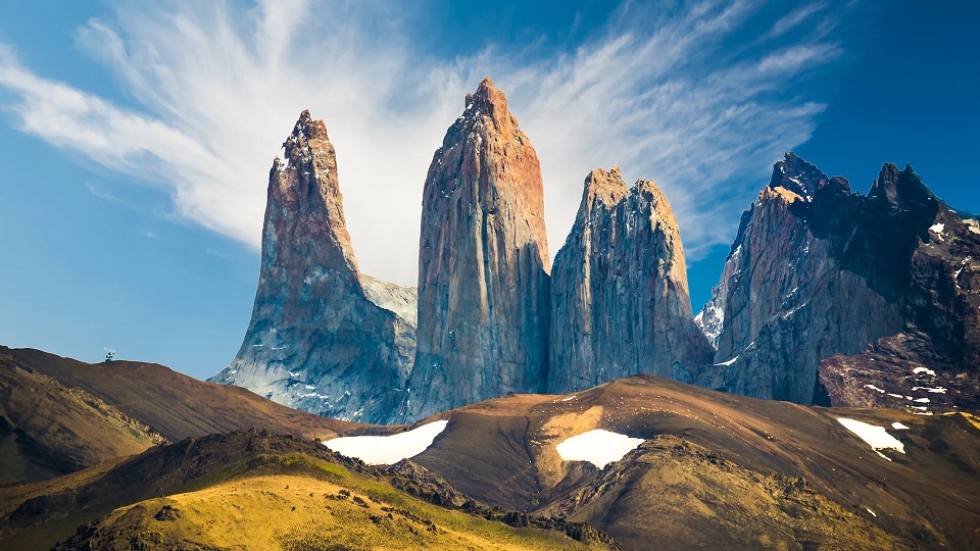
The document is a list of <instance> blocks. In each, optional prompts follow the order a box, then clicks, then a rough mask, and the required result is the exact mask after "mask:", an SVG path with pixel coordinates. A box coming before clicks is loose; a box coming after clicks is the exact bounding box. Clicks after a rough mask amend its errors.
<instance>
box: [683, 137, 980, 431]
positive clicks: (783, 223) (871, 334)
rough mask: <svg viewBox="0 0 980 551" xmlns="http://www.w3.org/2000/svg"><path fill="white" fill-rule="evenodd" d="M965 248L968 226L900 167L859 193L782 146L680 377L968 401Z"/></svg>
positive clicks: (972, 375)
mask: <svg viewBox="0 0 980 551" xmlns="http://www.w3.org/2000/svg"><path fill="white" fill-rule="evenodd" d="M978 246H980V229H978V224H977V221H976V220H975V219H972V218H969V217H964V216H963V215H960V214H958V213H956V212H955V211H953V210H952V209H950V208H949V207H948V206H946V205H945V204H944V203H943V202H942V201H940V200H939V199H937V198H936V197H935V195H933V193H932V192H931V191H930V190H929V188H928V187H927V186H926V185H925V184H923V182H922V180H921V178H920V177H919V176H918V175H917V174H915V172H913V171H912V169H911V167H906V168H905V169H904V170H899V169H898V168H897V167H896V166H895V165H891V164H886V165H885V166H884V167H883V168H882V170H881V173H880V174H879V177H878V179H877V180H876V181H875V183H874V185H873V186H872V188H871V190H870V191H869V193H868V195H866V196H865V195H861V194H859V193H852V192H851V189H850V185H849V184H848V182H847V180H844V179H843V178H839V177H835V178H827V176H826V175H824V174H823V173H822V172H820V171H819V170H818V169H816V167H814V166H813V165H810V164H808V163H806V162H805V161H803V160H802V159H800V158H799V157H797V156H796V155H794V154H792V153H790V154H787V155H786V158H785V159H784V160H783V161H780V162H779V163H776V165H775V169H774V173H773V177H772V180H771V182H770V184H769V186H767V187H766V188H765V189H764V190H763V191H762V193H761V194H760V195H759V199H758V201H756V202H755V203H754V204H753V205H752V208H751V210H749V211H748V212H746V214H745V215H743V217H742V223H741V227H740V228H739V231H738V236H737V238H736V241H735V244H734V245H733V247H732V253H731V254H730V255H729V258H728V261H727V264H726V267H725V271H724V275H723V277H722V281H721V283H720V284H719V286H718V288H716V289H715V293H714V294H713V297H712V301H711V302H710V303H709V304H708V305H706V307H705V309H704V310H703V311H702V314H700V316H701V319H706V318H712V317H717V318H720V319H721V330H720V332H719V333H718V335H717V337H716V345H717V354H716V356H715V362H716V363H715V365H713V366H705V367H704V368H702V369H701V370H700V372H699V373H698V374H697V375H696V376H695V377H694V380H695V382H696V383H697V384H700V385H702V386H706V387H709V388H715V389H720V390H725V391H728V392H735V393H739V394H745V395H749V396H754V397H757V398H766V399H776V400H788V401H792V402H796V403H800V404H812V403H818V404H825V405H831V404H832V405H841V406H845V405H850V406H871V405H887V406H889V407H902V408H906V409H914V410H916V411H919V412H922V413H927V412H934V411H945V410H953V409H955V408H970V409H976V408H977V407H978V406H980V403H978V396H980V392H978V391H980V386H978V368H980V364H978V362H977V354H978V352H980V347H978V345H980V342H978V338H980V333H978V322H980V308H978V307H980V295H978V293H977V290H978V286H977V285H978V283H980V282H978V281H977V279H976V277H977V276H976V270H977V263H976V261H974V260H973V259H974V258H978V257H980V256H978V255H980V250H977V247H978ZM719 312H720V313H721V314H720V315H719V314H718V313H719ZM705 328H706V329H707V326H706V327H705Z"/></svg>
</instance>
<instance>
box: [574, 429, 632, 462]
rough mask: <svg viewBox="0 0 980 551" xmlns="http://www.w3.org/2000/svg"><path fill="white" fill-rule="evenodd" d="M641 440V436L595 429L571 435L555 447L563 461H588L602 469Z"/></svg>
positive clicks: (620, 457)
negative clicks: (634, 436)
mask: <svg viewBox="0 0 980 551" xmlns="http://www.w3.org/2000/svg"><path fill="white" fill-rule="evenodd" d="M643 442H644V440H643V439H642V438H630V437H629V436H626V435H625V434H617V433H615V432H609V431H607V430H603V429H596V430H590V431H589V432H585V433H582V434H580V435H578V436H573V437H571V438H569V439H567V440H565V441H563V442H561V443H560V444H558V446H557V447H556V449H557V450H558V455H560V456H561V458H562V459H564V460H565V461H588V462H589V463H592V464H593V465H595V466H596V467H598V468H600V469H602V468H605V466H606V465H608V464H610V463H613V462H615V461H619V460H620V459H622V458H623V457H625V456H626V454H628V453H629V452H631V451H633V450H635V449H636V448H637V446H639V445H640V444H642V443H643Z"/></svg>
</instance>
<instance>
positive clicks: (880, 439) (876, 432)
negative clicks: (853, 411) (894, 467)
mask: <svg viewBox="0 0 980 551" xmlns="http://www.w3.org/2000/svg"><path fill="white" fill-rule="evenodd" d="M837 421H838V422H839V423H840V424H842V425H844V428H846V429H847V430H849V431H851V432H852V433H854V434H855V435H857V437H858V438H860V439H861V440H864V441H865V442H867V443H868V445H869V446H871V449H873V450H874V451H875V453H877V454H878V455H880V456H882V457H884V458H885V459H888V460H889V461H891V459H889V458H888V456H887V455H885V454H883V453H881V450H885V449H891V450H895V451H898V452H901V453H905V444H902V442H901V441H899V440H898V439H897V438H895V437H894V436H892V435H890V434H888V431H886V430H885V427H879V426H876V425H870V424H868V423H864V422H861V421H858V420H856V419H848V418H846V417H838V418H837Z"/></svg>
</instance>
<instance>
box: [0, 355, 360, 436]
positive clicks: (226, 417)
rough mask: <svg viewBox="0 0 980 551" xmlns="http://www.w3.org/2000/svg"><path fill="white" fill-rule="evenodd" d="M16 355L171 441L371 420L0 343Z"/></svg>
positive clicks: (151, 368) (325, 431) (342, 430)
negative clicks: (308, 409) (321, 412)
mask: <svg viewBox="0 0 980 551" xmlns="http://www.w3.org/2000/svg"><path fill="white" fill-rule="evenodd" d="M0 352H3V353H6V354H8V355H9V356H10V357H11V358H12V361H13V362H14V363H15V364H16V365H18V366H20V367H22V368H24V369H30V370H33V371H35V372H38V373H41V374H44V375H47V376H49V377H52V378H53V379H55V380H57V381H58V382H59V383H60V384H62V385H63V386H65V387H68V388H71V389H76V388H77V389H82V390H84V391H86V392H88V393H90V394H92V395H93V396H95V397H97V398H99V399H101V400H103V401H105V402H106V403H108V404H110V405H112V406H113V407H115V408H117V409H119V410H120V411H122V412H123V413H125V414H126V415H128V416H129V417H131V418H133V419H136V420H138V421H140V422H141V423H145V424H147V425H149V426H150V427H152V428H153V429H154V430H156V431H157V432H159V433H160V434H162V435H163V436H164V437H166V438H167V439H169V440H171V441H175V442H176V441H179V440H183V439H184V438H188V437H196V436H204V435H207V434H215V433H228V432H232V431H236V430H248V429H250V428H257V429H260V430H262V429H264V430H268V431H270V432H274V433H279V434H292V435H295V436H299V437H303V438H309V439H312V438H320V439H322V440H326V439H329V438H333V437H335V436H337V435H340V434H347V433H349V432H351V431H354V430H357V429H359V428H360V429H365V428H367V427H366V425H358V424H355V423H348V422H345V421H338V420H336V419H329V418H326V417H320V416H318V415H313V414H311V413H305V412H301V411H296V410H294V409H291V408H288V407H286V406H282V405H279V404H276V403H275V402H272V401H270V400H266V399H265V398H262V397H261V396H258V395H256V394H254V393H252V392H250V391H248V390H245V389H243V388H239V387H233V386H225V385H219V384H214V383H207V382H204V381H199V380H197V379H194V378H193V377H188V376H186V375H182V374H180V373H177V372H175V371H173V370H171V369H170V368H167V367H164V366H162V365H159V364H153V363H142V362H129V361H114V362H111V363H98V364H88V363H84V362H80V361H78V360H73V359H70V358H62V357H61V356H56V355H54V354H48V353H46V352H41V351H39V350H32V349H8V348H4V347H0Z"/></svg>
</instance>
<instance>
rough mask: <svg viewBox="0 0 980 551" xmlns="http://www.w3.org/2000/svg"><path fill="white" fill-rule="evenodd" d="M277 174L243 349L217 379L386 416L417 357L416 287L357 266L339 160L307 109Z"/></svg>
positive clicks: (301, 403)
mask: <svg viewBox="0 0 980 551" xmlns="http://www.w3.org/2000/svg"><path fill="white" fill-rule="evenodd" d="M281 155H282V158H281V159H280V158H279V157H277V158H276V160H275V161H274V163H273V166H272V171H271V172H270V174H269V193H268V205H267V207H266V214H265V225H264V229H263V236H262V257H261V269H260V275H259V284H258V289H257V291H256V293H255V304H254V306H253V309H252V320H251V322H250V323H249V327H248V331H247V333H246V335H245V339H244V342H243V343H242V347H241V349H240V350H239V352H238V355H237V356H236V357H235V359H234V361H232V362H231V365H229V366H228V367H227V368H226V369H224V370H223V371H222V372H221V373H219V374H218V375H216V376H215V377H213V378H212V379H211V380H212V381H215V382H219V383H224V384H232V385H237V386H242V387H245V388H248V389H250V390H252V391H254V392H256V393H257V394H260V395H262V396H266V397H268V398H270V399H272V400H274V401H276V402H279V403H281V404H285V405H289V406H291V407H294V408H297V409H302V410H305V411H309V412H313V413H318V414H321V415H327V416H330V417H336V418H339V419H346V420H352V421H363V422H371V423H378V422H387V421H388V420H389V418H390V416H391V414H392V412H393V411H395V409H396V406H397V404H398V403H400V401H401V396H402V391H403V388H404V385H405V381H406V379H407V377H408V374H409V372H410V370H411V365H412V361H413V360H414V355H415V316H414V311H415V300H416V299H415V290H414V289H408V288H402V287H398V286H396V285H393V284H389V283H384V282H380V281H377V280H375V279H373V278H370V277H368V276H364V275H362V274H360V273H359V272H358V269H357V261H356V260H355V258H354V251H353V248H352V247H351V242H350V235H349V234H348V232H347V228H346V224H345V220H344V210H343V204H342V202H343V198H342V196H341V194H340V187H339V182H338V180H337V161H336V154H335V152H334V148H333V145H331V143H330V141H329V139H328V138H327V131H326V128H325V126H324V124H323V121H314V120H311V118H310V115H309V113H308V112H306V111H304V112H303V113H302V115H301V116H300V119H299V121H298V122H297V123H296V126H295V128H294V129H293V132H292V135H291V136H290V137H289V139H288V140H286V142H285V143H284V144H283V152H282V153H281Z"/></svg>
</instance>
